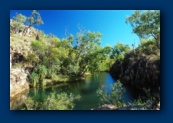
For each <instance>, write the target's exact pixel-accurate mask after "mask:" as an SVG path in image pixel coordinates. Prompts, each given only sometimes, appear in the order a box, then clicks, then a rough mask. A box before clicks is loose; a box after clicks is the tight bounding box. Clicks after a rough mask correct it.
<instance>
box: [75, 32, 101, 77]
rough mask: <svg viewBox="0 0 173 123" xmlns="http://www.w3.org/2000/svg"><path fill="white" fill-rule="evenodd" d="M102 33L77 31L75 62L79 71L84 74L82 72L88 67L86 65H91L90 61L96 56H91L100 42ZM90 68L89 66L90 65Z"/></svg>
mask: <svg viewBox="0 0 173 123" xmlns="http://www.w3.org/2000/svg"><path fill="white" fill-rule="evenodd" d="M101 36H102V34H101V33H99V32H90V31H88V32H86V33H83V32H82V31H80V32H79V33H77V39H76V40H77V47H76V48H77V51H78V53H77V54H78V55H77V56H76V58H77V59H76V63H78V64H79V66H80V73H81V75H84V73H85V72H86V71H87V69H88V65H90V66H91V61H92V60H93V59H95V58H96V56H94V57H92V56H93V55H92V54H96V52H95V51H96V50H97V48H98V46H99V45H100V44H101V42H100V40H101ZM90 68H91V67H90Z"/></svg>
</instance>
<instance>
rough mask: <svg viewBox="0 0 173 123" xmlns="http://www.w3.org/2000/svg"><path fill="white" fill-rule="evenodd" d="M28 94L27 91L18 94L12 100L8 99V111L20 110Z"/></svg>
mask: <svg viewBox="0 0 173 123" xmlns="http://www.w3.org/2000/svg"><path fill="white" fill-rule="evenodd" d="M28 93H29V90H26V91H23V92H22V93H20V94H17V95H16V96H15V97H14V98H11V99H10V110H18V109H19V110H20V109H21V108H22V107H23V105H24V102H25V100H26V99H27V94H28Z"/></svg>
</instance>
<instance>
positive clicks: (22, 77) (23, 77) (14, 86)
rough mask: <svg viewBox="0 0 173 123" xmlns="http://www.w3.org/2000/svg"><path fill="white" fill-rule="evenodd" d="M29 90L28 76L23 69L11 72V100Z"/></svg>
mask: <svg viewBox="0 0 173 123" xmlns="http://www.w3.org/2000/svg"><path fill="white" fill-rule="evenodd" d="M27 89H29V83H28V82H27V74H26V73H25V71H24V70H23V69H11V70H10V98H12V97H14V96H16V95H17V94H19V93H21V92H23V91H24V90H27Z"/></svg>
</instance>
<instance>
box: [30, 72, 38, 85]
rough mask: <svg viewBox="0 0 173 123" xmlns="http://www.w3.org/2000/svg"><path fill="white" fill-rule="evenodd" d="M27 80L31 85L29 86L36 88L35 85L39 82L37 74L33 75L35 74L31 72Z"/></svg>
mask: <svg viewBox="0 0 173 123" xmlns="http://www.w3.org/2000/svg"><path fill="white" fill-rule="evenodd" d="M28 78H29V82H30V83H31V85H32V86H33V87H36V85H37V83H38V81H39V76H38V74H37V73H35V72H32V73H31V74H30V76H29V77H28Z"/></svg>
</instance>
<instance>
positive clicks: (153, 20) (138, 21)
mask: <svg viewBox="0 0 173 123" xmlns="http://www.w3.org/2000/svg"><path fill="white" fill-rule="evenodd" d="M126 23H130V25H131V26H132V28H133V32H134V33H136V34H137V35H138V36H139V37H140V38H151V37H153V38H154V39H155V41H156V45H157V48H159V49H160V11H159V10H148V11H138V10H136V11H135V12H134V13H133V14H132V15H131V16H129V17H127V18H126Z"/></svg>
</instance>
